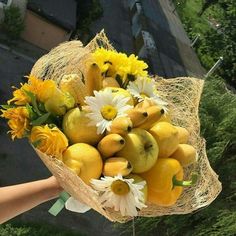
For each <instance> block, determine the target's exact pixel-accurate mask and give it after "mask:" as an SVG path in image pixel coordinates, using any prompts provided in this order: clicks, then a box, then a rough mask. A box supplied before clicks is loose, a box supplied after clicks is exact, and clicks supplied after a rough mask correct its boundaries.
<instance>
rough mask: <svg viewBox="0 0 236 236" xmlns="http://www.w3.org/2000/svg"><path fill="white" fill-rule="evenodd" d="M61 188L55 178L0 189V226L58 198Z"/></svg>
mask: <svg viewBox="0 0 236 236" xmlns="http://www.w3.org/2000/svg"><path fill="white" fill-rule="evenodd" d="M61 191H62V188H61V187H60V185H59V184H58V182H57V180H56V178H55V177H53V176H52V177H50V178H48V179H43V180H39V181H34V182H30V183H25V184H19V185H14V186H8V187H3V188H0V224H2V223H4V222H5V221H7V220H9V219H11V218H13V217H15V216H17V215H19V214H21V213H23V212H25V211H28V210H30V209H32V208H33V207H35V206H37V205H39V204H41V203H43V202H46V201H48V200H51V199H53V198H56V197H58V195H59V193H60V192H61Z"/></svg>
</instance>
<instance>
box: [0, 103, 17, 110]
mask: <svg viewBox="0 0 236 236" xmlns="http://www.w3.org/2000/svg"><path fill="white" fill-rule="evenodd" d="M0 106H1V107H2V108H3V109H5V110H7V109H10V108H14V107H16V106H15V105H7V104H5V105H0Z"/></svg>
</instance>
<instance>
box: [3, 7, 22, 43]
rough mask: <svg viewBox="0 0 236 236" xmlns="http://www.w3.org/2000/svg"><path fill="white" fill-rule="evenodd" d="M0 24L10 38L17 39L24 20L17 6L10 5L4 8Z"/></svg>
mask: <svg viewBox="0 0 236 236" xmlns="http://www.w3.org/2000/svg"><path fill="white" fill-rule="evenodd" d="M1 26H2V28H3V30H4V31H5V32H6V34H7V35H8V36H9V38H10V39H18V38H19V37H20V35H21V33H22V31H23V30H24V21H23V19H22V16H21V12H20V9H19V7H16V6H10V7H7V8H5V9H4V20H3V22H2V23H1Z"/></svg>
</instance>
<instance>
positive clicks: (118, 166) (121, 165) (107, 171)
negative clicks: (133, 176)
mask: <svg viewBox="0 0 236 236" xmlns="http://www.w3.org/2000/svg"><path fill="white" fill-rule="evenodd" d="M131 171H132V166H131V164H130V162H129V161H127V160H126V159H125V158H123V157H111V158H109V159H107V160H106V161H105V163H104V166H103V172H102V173H103V175H105V176H112V177H113V176H116V175H118V174H121V175H122V176H127V175H129V174H130V173H131Z"/></svg>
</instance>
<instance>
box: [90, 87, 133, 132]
mask: <svg viewBox="0 0 236 236" xmlns="http://www.w3.org/2000/svg"><path fill="white" fill-rule="evenodd" d="M94 95H95V96H94V97H93V96H89V97H88V96H87V97H85V102H86V104H87V105H88V107H89V110H90V112H89V113H88V114H87V116H88V117H89V118H90V120H91V122H90V124H91V125H96V126H97V133H98V134H102V133H104V132H105V130H108V131H109V130H110V126H111V123H112V121H113V120H114V119H115V118H117V117H122V116H127V114H126V112H127V111H128V110H129V109H131V108H132V106H130V105H128V101H129V99H130V98H128V97H125V96H123V95H116V96H114V95H113V94H112V92H111V91H110V90H106V91H99V92H97V91H94Z"/></svg>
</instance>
